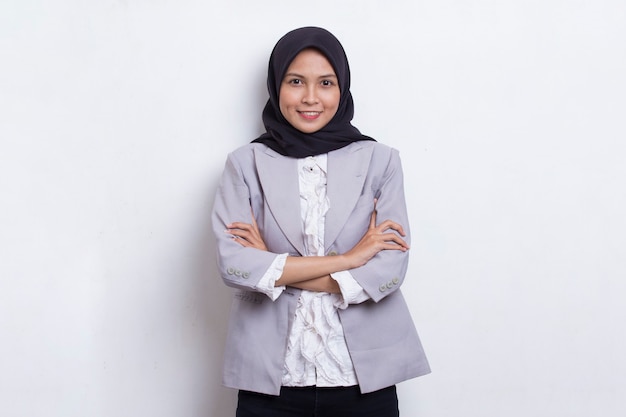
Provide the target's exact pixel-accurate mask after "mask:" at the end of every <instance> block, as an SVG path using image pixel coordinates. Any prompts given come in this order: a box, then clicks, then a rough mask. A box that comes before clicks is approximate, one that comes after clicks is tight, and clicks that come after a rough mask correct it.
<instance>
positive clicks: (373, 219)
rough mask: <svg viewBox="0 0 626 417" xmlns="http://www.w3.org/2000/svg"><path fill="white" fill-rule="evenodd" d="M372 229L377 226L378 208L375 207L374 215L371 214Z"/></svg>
mask: <svg viewBox="0 0 626 417" xmlns="http://www.w3.org/2000/svg"><path fill="white" fill-rule="evenodd" d="M369 228H370V229H375V228H376V208H374V211H372V215H371V216H370V226H369Z"/></svg>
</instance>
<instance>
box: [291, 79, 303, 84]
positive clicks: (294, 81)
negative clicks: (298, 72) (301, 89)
mask: <svg viewBox="0 0 626 417" xmlns="http://www.w3.org/2000/svg"><path fill="white" fill-rule="evenodd" d="M287 84H291V85H302V80H301V79H299V78H292V79H290V80H287Z"/></svg>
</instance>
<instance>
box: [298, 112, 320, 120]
mask: <svg viewBox="0 0 626 417" xmlns="http://www.w3.org/2000/svg"><path fill="white" fill-rule="evenodd" d="M298 113H299V114H300V116H302V117H304V118H305V119H309V120H314V119H317V118H318V117H320V114H322V112H320V111H299V112H298Z"/></svg>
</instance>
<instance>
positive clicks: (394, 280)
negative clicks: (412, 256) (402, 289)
mask: <svg viewBox="0 0 626 417" xmlns="http://www.w3.org/2000/svg"><path fill="white" fill-rule="evenodd" d="M391 282H393V285H398V283H399V282H400V280H399V279H398V278H397V277H396V278H394V279H392V280H391Z"/></svg>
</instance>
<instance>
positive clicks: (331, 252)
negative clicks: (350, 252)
mask: <svg viewBox="0 0 626 417" xmlns="http://www.w3.org/2000/svg"><path fill="white" fill-rule="evenodd" d="M328 254H329V255H330V256H337V251H334V250H331V251H330V252H328Z"/></svg>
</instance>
